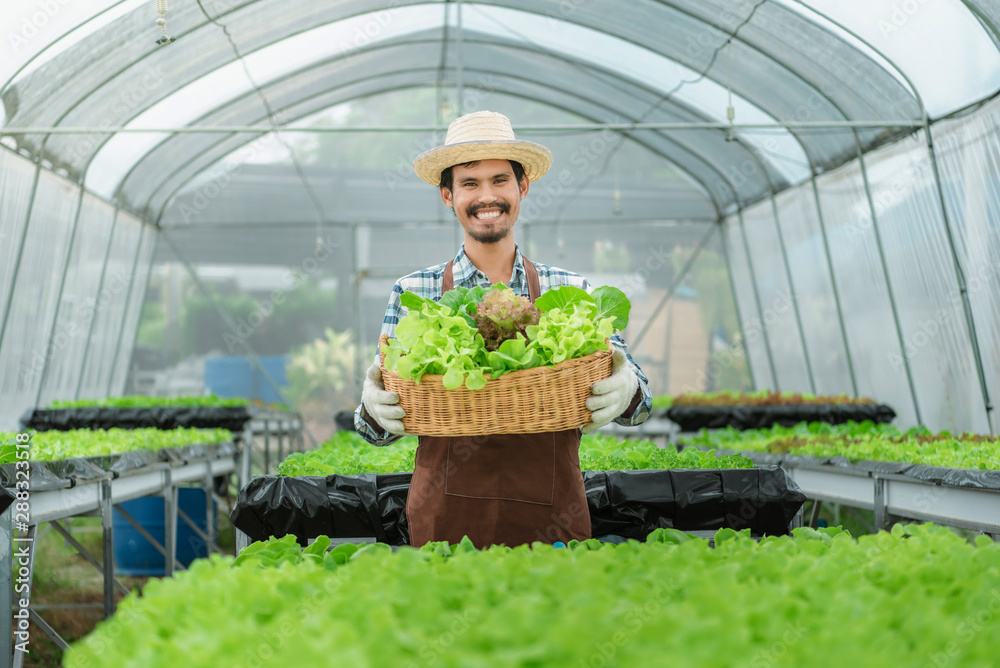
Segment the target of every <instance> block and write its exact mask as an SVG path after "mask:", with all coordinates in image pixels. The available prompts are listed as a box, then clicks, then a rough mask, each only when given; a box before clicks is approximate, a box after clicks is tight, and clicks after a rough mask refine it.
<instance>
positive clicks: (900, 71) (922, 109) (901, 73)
mask: <svg viewBox="0 0 1000 668" xmlns="http://www.w3.org/2000/svg"><path fill="white" fill-rule="evenodd" d="M795 1H796V2H798V3H799V4H800V5H802V6H803V7H805V8H806V9H808V10H809V11H811V12H813V13H814V14H817V15H819V16H822V17H823V18H824V19H826V20H827V21H829V22H830V23H832V24H833V25H835V26H837V27H838V28H840V29H841V30H843V31H844V32H846V33H847V34H848V35H850V36H851V37H853V38H854V39H856V40H858V41H859V42H861V43H862V44H864V45H865V46H867V47H868V48H869V49H871V50H872V51H874V52H875V53H877V54H878V55H879V56H881V57H882V58H883V59H884V60H885V62H887V63H889V64H891V65H892V66H893V68H895V70H896V72H897V73H898V74H899V76H901V77H903V80H904V81H906V84H907V85H908V86H909V87H910V90H911V91H913V97H914V98H916V100H917V104H918V105H920V113H921V114H922V115H923V117H924V118H927V107H926V106H925V105H924V98H922V97H921V96H920V91H919V90H917V87H916V86H915V85H914V83H913V81H912V80H911V79H910V77H908V76H907V75H906V72H905V71H904V70H903V68H901V67H900V66H899V65H898V64H896V61H894V60H893V59H892V58H889V57H888V56H887V55H885V54H884V53H882V50H881V49H878V48H876V47H875V45H874V44H872V43H871V42H869V41H868V40H866V39H865V38H863V37H861V36H860V35H858V34H857V33H856V32H854V31H853V30H851V29H850V28H848V27H847V26H845V25H844V24H842V23H840V22H839V21H835V20H834V19H832V18H830V17H829V16H827V15H826V14H824V13H823V12H821V11H819V10H818V9H815V8H813V7H811V6H809V5H807V4H805V3H804V2H802V0H795ZM855 141H858V138H857V137H855Z"/></svg>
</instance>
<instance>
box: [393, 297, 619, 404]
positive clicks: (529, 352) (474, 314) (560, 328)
mask: <svg viewBox="0 0 1000 668" xmlns="http://www.w3.org/2000/svg"><path fill="white" fill-rule="evenodd" d="M400 302H401V303H402V305H403V306H405V307H406V308H407V309H408V312H407V314H406V315H405V316H404V317H403V318H401V319H400V321H399V323H398V324H397V325H396V338H394V339H390V340H389V341H388V342H387V343H386V344H385V345H384V346H383V348H382V351H383V352H384V353H385V368H386V369H388V370H389V371H395V372H396V373H398V374H399V375H400V376H401V377H403V378H407V379H410V380H413V381H415V382H420V379H421V378H422V377H423V376H424V375H426V374H432V375H441V376H443V377H444V378H443V382H444V386H445V387H446V388H448V389H456V388H458V387H461V386H462V385H463V384H464V385H465V387H467V388H468V389H470V390H478V389H481V388H483V387H484V386H485V385H486V383H487V380H488V378H487V376H488V377H489V378H498V377H500V376H501V375H503V374H505V373H509V372H511V371H518V370H521V369H533V368H535V367H540V366H552V365H555V364H558V363H560V362H563V361H565V360H569V359H576V358H578V357H585V356H587V355H590V354H592V353H595V352H597V351H599V350H604V349H606V348H607V345H608V344H607V339H608V338H609V337H610V336H612V335H613V334H614V333H615V330H621V329H624V328H625V327H626V326H627V325H628V313H629V309H630V308H631V304H630V303H629V301H628V298H627V297H626V296H625V293H623V292H622V291H621V290H618V289H617V288H614V287H611V286H602V287H599V288H596V289H595V290H594V291H593V292H592V293H590V294H588V293H587V292H586V291H585V290H581V289H580V288H576V287H572V286H564V287H561V288H556V289H554V290H549V291H548V292H546V293H545V294H544V295H542V296H541V297H539V298H538V299H537V300H536V301H535V305H534V307H532V306H531V304H530V302H529V300H527V299H526V298H521V297H517V296H516V295H514V293H513V290H511V289H509V288H506V287H505V286H504V285H503V284H497V285H495V286H493V287H492V288H490V289H489V290H483V289H482V288H478V287H477V288H474V289H472V290H468V289H465V288H456V289H454V290H449V291H448V292H446V293H445V294H444V295H442V297H441V301H439V302H435V301H433V300H431V299H426V298H424V297H420V296H419V295H417V294H414V293H412V292H405V293H403V295H402V296H401V298H400ZM536 311H537V312H540V314H541V315H538V314H537V313H536ZM536 316H537V319H536Z"/></svg>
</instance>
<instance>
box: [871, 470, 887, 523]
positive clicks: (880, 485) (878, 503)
mask: <svg viewBox="0 0 1000 668" xmlns="http://www.w3.org/2000/svg"><path fill="white" fill-rule="evenodd" d="M874 502H875V531H881V530H882V529H888V528H889V527H888V526H886V523H887V521H888V519H889V517H888V514H887V512H886V507H885V479H884V478H875V499H874Z"/></svg>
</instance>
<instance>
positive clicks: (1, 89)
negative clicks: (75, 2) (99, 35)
mask: <svg viewBox="0 0 1000 668" xmlns="http://www.w3.org/2000/svg"><path fill="white" fill-rule="evenodd" d="M127 1H128V0H118V2H116V3H114V4H111V5H108V6H107V7H105V8H104V9H102V10H101V11H99V12H97V13H96V14H94V15H93V16H91V17H90V18H89V19H87V20H85V21H82V22H80V23H77V24H76V25H75V26H73V27H72V28H70V29H69V30H67V31H66V32H64V33H63V34H61V35H59V37H56V38H55V39H54V40H52V41H51V42H49V43H48V44H47V45H46V46H45V48H44V49H42V50H41V51H39V52H38V53H36V54H35V55H33V56H32V57H31V58H28V60H27V61H25V63H24V64H23V65H21V66H20V67H19V68H17V71H16V72H14V73H13V74H12V75H10V77H9V78H8V79H7V81H5V82H4V84H3V85H2V86H0V95H3V94H4V93H5V92H6V91H7V86H9V85H10V84H11V83H12V82H13V81H14V79H16V78H17V76H18V75H19V74H20V73H21V72H23V71H24V69H25V68H26V67H28V65H30V64H31V63H33V62H34V61H35V59H36V58H38V57H39V56H41V55H42V54H43V53H45V52H46V51H48V50H49V49H50V48H51V47H53V46H55V45H56V44H58V43H59V42H61V41H62V40H63V39H64V38H65V37H67V36H69V35H70V34H71V33H73V32H76V31H77V30H78V29H79V28H80V27H81V26H85V25H87V24H88V23H90V22H91V21H93V20H94V19H96V18H98V17H99V16H101V14H104V13H106V12H109V11H111V10H112V9H114V8H115V7H117V6H118V5H121V4H123V3H125V2H127Z"/></svg>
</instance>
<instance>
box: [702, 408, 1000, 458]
mask: <svg viewBox="0 0 1000 668" xmlns="http://www.w3.org/2000/svg"><path fill="white" fill-rule="evenodd" d="M682 442H683V443H685V444H688V445H694V446H699V447H706V448H712V449H715V448H722V449H729V450H742V451H747V450H752V451H755V452H772V453H782V454H785V453H787V454H793V455H813V456H817V457H833V456H842V457H847V458H848V459H850V460H851V461H859V460H870V461H882V462H908V463H912V464H928V465H931V466H947V467H950V468H963V469H980V470H1000V437H998V436H980V435H977V434H961V435H959V436H953V435H951V434H950V433H948V432H941V433H939V434H933V433H931V432H930V430H928V429H927V428H926V427H914V428H912V429H909V430H907V431H905V432H902V431H900V430H899V429H897V428H896V427H893V426H892V425H889V424H874V423H872V422H871V421H869V420H866V421H864V422H847V423H845V424H839V425H830V424H827V423H825V422H811V423H808V424H807V423H805V422H801V423H799V424H797V425H795V426H794V427H781V426H776V427H772V428H770V429H750V430H747V431H739V430H737V429H733V428H732V427H727V428H726V429H720V430H717V431H708V430H702V432H701V433H700V434H699V435H698V436H693V437H688V438H685V439H683V441H682Z"/></svg>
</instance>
